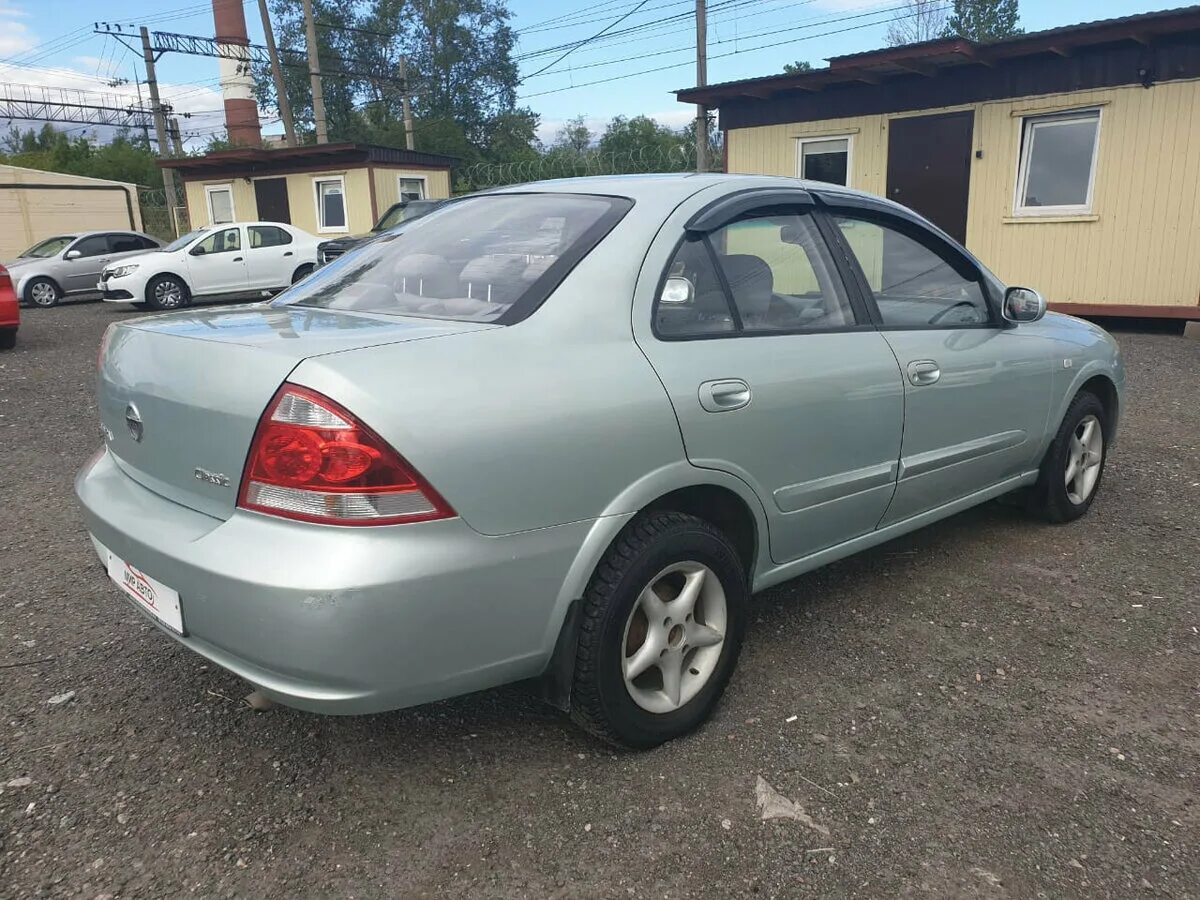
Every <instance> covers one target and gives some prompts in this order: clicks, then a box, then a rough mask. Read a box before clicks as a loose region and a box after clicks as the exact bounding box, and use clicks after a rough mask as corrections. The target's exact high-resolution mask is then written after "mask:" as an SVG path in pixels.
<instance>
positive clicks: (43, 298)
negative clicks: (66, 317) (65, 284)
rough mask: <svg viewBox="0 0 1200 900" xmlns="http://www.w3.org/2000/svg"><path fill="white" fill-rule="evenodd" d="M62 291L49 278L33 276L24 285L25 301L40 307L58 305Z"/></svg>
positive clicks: (45, 307) (47, 307)
mask: <svg viewBox="0 0 1200 900" xmlns="http://www.w3.org/2000/svg"><path fill="white" fill-rule="evenodd" d="M62 296H63V295H62V291H61V290H60V289H59V287H58V285H57V284H55V283H54V282H53V281H51V280H50V279H49V278H34V279H33V280H31V281H30V282H29V284H28V285H27V286H26V287H25V302H26V303H29V304H31V305H33V306H40V307H41V308H42V309H49V308H50V307H51V306H58V301H59V300H61V299H62Z"/></svg>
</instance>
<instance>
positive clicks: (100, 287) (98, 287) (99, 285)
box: [96, 281, 108, 291]
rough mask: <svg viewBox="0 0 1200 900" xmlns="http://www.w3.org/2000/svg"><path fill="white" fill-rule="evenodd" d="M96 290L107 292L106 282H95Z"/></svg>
mask: <svg viewBox="0 0 1200 900" xmlns="http://www.w3.org/2000/svg"><path fill="white" fill-rule="evenodd" d="M96 290H98V291H107V290H108V282H107V281H97V282H96Z"/></svg>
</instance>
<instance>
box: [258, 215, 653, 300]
mask: <svg viewBox="0 0 1200 900" xmlns="http://www.w3.org/2000/svg"><path fill="white" fill-rule="evenodd" d="M629 206H630V202H629V201H627V200H621V199H616V198H612V197H598V196H584V195H573V194H489V195H480V196H477V197H470V198H466V199H463V200H459V201H456V202H455V203H451V204H447V205H446V206H445V207H444V208H443V209H441V210H439V212H438V214H437V215H436V216H427V217H424V218H420V219H417V220H416V221H414V222H412V223H411V224H409V225H406V226H405V227H404V228H401V229H397V230H394V231H391V232H388V233H386V234H382V235H380V236H379V237H378V238H376V239H375V240H373V241H371V242H370V243H368V244H365V245H363V246H361V247H359V248H357V249H356V250H355V251H354V252H353V253H347V254H345V255H344V256H341V257H339V258H338V259H336V260H334V261H333V262H332V263H330V264H328V265H326V266H322V267H321V268H320V269H318V270H317V272H316V273H315V274H313V275H311V276H309V277H308V278H306V279H305V280H304V281H302V282H300V283H299V284H298V285H296V286H295V287H293V288H291V289H290V290H288V291H287V292H285V293H284V294H283V295H282V296H281V297H280V299H279V300H277V301H275V303H276V305H292V304H295V305H297V306H318V307H323V308H327V309H352V310H361V311H366V312H375V313H385V314H392V315H398V316H423V317H427V318H436V319H457V320H462V321H476V322H492V321H495V320H496V319H498V318H500V317H501V316H503V315H504V314H505V313H506V312H508V310H509V309H511V308H512V307H513V305H514V304H516V303H517V302H518V301H520V300H522V299H523V298H524V297H526V296H527V295H533V296H535V297H538V298H539V299H541V298H544V297H545V296H546V295H547V294H548V293H549V292H550V291H551V290H553V289H554V287H555V286H556V285H557V284H558V282H559V281H560V280H561V279H562V277H563V276H564V275H565V274H566V273H567V272H568V271H570V268H571V267H572V266H574V265H575V263H576V262H577V261H578V260H579V259H581V258H582V257H583V256H584V255H586V253H587V252H588V251H590V250H591V248H592V247H593V246H594V245H595V243H596V242H597V241H598V240H599V239H600V235H601V234H603V233H604V232H603V231H602V226H604V225H605V223H609V227H611V225H612V224H615V222H616V221H617V219H619V218H620V216H621V215H622V214H623V213H624V212H625V210H627V209H628V208H629ZM570 300H571V298H570V297H566V298H564V299H563V302H569V301H570Z"/></svg>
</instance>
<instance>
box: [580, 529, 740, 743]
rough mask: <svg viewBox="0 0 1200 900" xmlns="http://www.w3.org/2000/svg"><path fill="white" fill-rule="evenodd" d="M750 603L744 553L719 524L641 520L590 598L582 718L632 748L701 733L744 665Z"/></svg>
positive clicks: (624, 536) (584, 626)
mask: <svg viewBox="0 0 1200 900" xmlns="http://www.w3.org/2000/svg"><path fill="white" fill-rule="evenodd" d="M748 597H749V591H748V588H747V583H746V573H745V570H744V568H743V566H742V562H741V559H740V558H739V557H738V554H737V550H736V549H735V548H734V546H733V545H732V544H731V543H730V541H729V539H728V538H727V537H725V535H724V534H722V533H721V532H720V531H719V530H718V529H717V528H715V527H714V526H712V525H711V524H709V523H708V522H705V521H704V520H703V519H699V518H696V517H695V516H690V515H685V514H683V513H676V512H658V513H652V514H649V515H646V516H642V517H639V518H638V519H636V520H635V521H634V522H633V523H631V524H630V525H628V526H627V527H626V528H625V530H624V531H623V532H622V533H621V536H620V537H619V538H618V539H617V541H616V543H615V544H614V545H613V546H612V547H611V548H610V549H609V551H608V554H607V555H606V556H605V557H604V559H603V560H602V561H601V563H600V565H599V566H597V568H596V571H595V573H594V574H593V575H592V580H591V582H590V583H589V585H588V589H587V591H586V593H585V594H584V597H583V615H582V619H581V624H580V632H579V643H578V650H577V652H576V660H575V675H574V683H573V685H572V692H571V715H572V718H574V720H575V721H576V722H577V723H579V724H580V725H581V726H583V727H584V728H585V729H587V730H588V731H590V732H591V733H592V734H594V735H596V736H597V737H599V738H601V739H602V740H605V741H608V742H609V743H612V744H616V745H618V746H622V747H629V748H646V747H653V746H656V745H657V744H661V743H663V742H664V741H669V740H671V739H672V738H675V737H679V736H680V735H683V734H686V733H688V732H689V731H691V730H693V729H694V728H696V727H697V726H698V725H700V724H701V723H702V722H703V721H704V720H705V719H706V718H708V716H709V714H710V713H711V712H712V709H713V707H714V706H716V703H717V701H718V699H719V698H720V696H721V693H722V692H723V691H724V689H725V685H726V684H727V683H728V681H729V678H730V676H731V675H732V673H733V669H734V666H735V665H736V664H737V657H738V652H739V650H740V649H741V642H742V634H743V632H744V630H745V622H746V604H747V600H748Z"/></svg>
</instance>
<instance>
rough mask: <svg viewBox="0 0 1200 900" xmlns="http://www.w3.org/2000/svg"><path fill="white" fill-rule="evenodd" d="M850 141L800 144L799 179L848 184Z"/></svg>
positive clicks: (804, 142)
mask: <svg viewBox="0 0 1200 900" xmlns="http://www.w3.org/2000/svg"><path fill="white" fill-rule="evenodd" d="M849 165H850V139H849V138H828V139H820V140H811V141H810V140H802V141H801V142H800V177H801V178H808V179H810V180H812V181H827V182H829V183H830V184H849V183H850V182H849V180H848V178H849V172H848V169H849Z"/></svg>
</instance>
